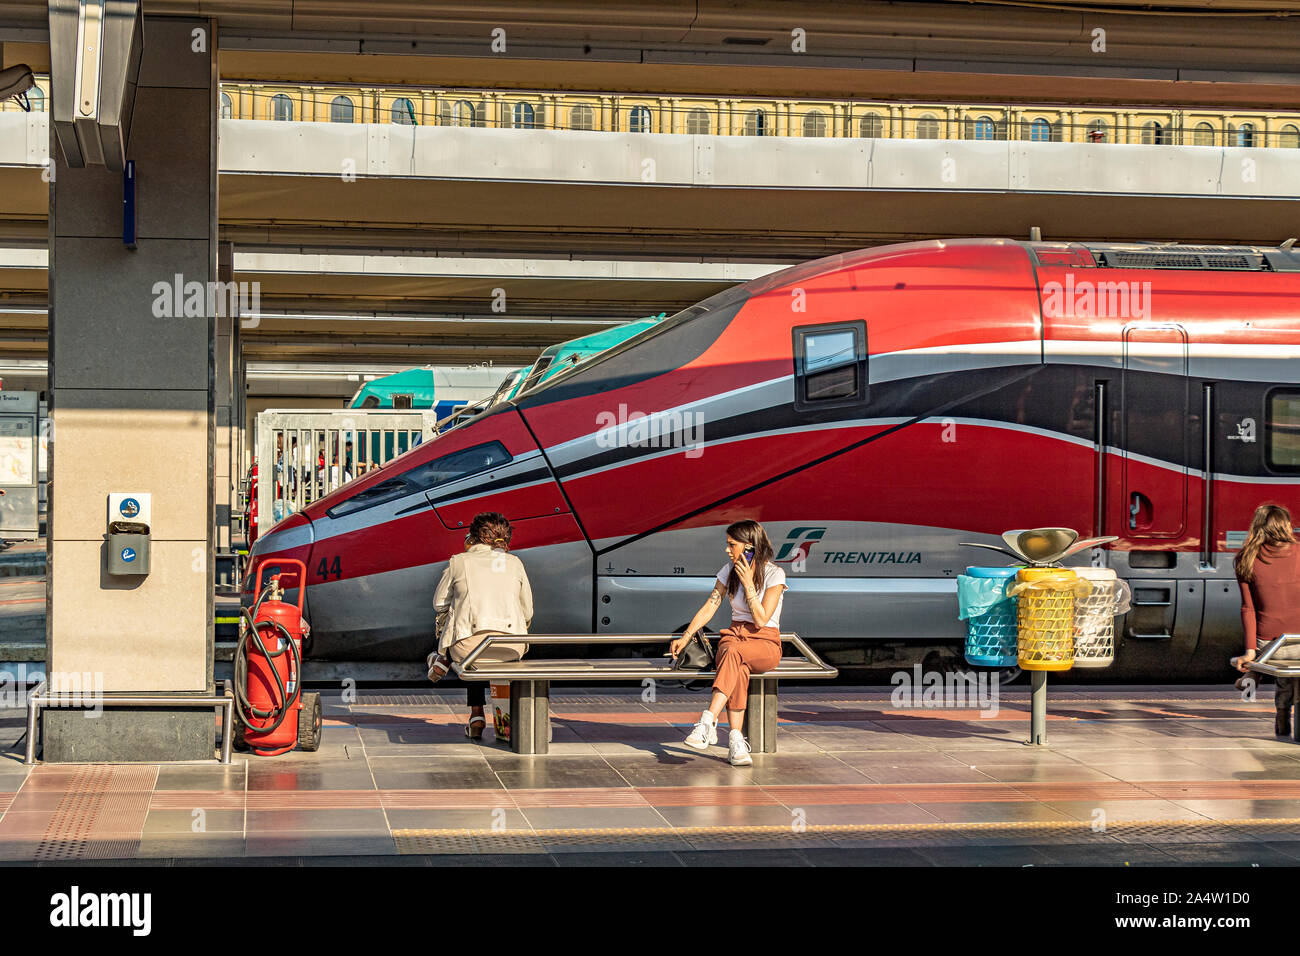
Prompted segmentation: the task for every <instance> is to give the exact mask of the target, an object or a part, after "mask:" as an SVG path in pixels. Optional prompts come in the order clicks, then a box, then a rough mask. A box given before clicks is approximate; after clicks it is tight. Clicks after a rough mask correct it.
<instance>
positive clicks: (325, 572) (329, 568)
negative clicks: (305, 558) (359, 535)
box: [316, 554, 343, 581]
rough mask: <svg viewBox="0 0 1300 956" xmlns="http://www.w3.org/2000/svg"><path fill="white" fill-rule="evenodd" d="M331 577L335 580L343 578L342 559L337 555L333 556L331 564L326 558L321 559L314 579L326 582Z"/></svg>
mask: <svg viewBox="0 0 1300 956" xmlns="http://www.w3.org/2000/svg"><path fill="white" fill-rule="evenodd" d="M327 562H328V563H327ZM331 576H333V577H334V578H335V579H337V578H341V577H343V564H342V559H341V558H340V557H339V555H337V554H336V555H334V560H333V561H332V562H330V561H329V559H328V558H321V559H320V567H318V568H317V569H316V577H318V578H320V579H321V580H322V581H328V580H329V579H330V577H331Z"/></svg>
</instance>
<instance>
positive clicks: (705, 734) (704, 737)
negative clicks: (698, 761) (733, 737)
mask: <svg viewBox="0 0 1300 956" xmlns="http://www.w3.org/2000/svg"><path fill="white" fill-rule="evenodd" d="M717 742H718V721H717V719H716V718H715V717H714V716H713V715H712V714H711V713H709V712H708V711H707V710H706V711H704V713H702V714H700V719H699V722H698V723H696V725H695V729H694V730H692V731H691V732H690V734H689V735H688V736H687V738H686V746H688V747H693V748H694V749H696V750H707V749H708V748H709V747H712V746H713V745H714V744H716V743H717Z"/></svg>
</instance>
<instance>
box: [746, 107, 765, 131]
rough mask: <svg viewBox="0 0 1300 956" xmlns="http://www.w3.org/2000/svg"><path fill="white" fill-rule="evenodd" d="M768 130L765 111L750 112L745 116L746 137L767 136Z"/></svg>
mask: <svg viewBox="0 0 1300 956" xmlns="http://www.w3.org/2000/svg"><path fill="white" fill-rule="evenodd" d="M767 130H768V126H767V112H766V111H765V110H750V111H749V112H748V113H746V114H745V132H744V135H745V136H766V135H767Z"/></svg>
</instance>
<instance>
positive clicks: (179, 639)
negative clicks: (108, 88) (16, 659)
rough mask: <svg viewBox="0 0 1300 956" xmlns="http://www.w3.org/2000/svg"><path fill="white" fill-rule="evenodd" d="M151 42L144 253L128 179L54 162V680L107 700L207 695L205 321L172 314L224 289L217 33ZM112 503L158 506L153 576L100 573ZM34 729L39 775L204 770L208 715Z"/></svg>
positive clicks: (142, 127) (190, 24)
mask: <svg viewBox="0 0 1300 956" xmlns="http://www.w3.org/2000/svg"><path fill="white" fill-rule="evenodd" d="M194 31H203V33H202V34H195V32H194ZM144 36H145V41H144V56H143V61H142V64H141V70H140V79H139V87H138V91H137V95H136V103H135V116H134V122H133V124H132V129H131V135H130V141H129V145H128V153H127V155H128V158H131V159H133V160H134V161H135V176H136V210H137V217H136V235H137V248H136V249H135V250H133V251H132V250H128V249H127V248H126V247H125V246H124V245H123V243H122V209H123V204H122V179H123V177H122V174H121V173H112V172H108V171H107V170H105V169H104V168H102V167H96V166H89V167H86V168H84V169H70V168H68V166H67V165H66V163H65V162H64V161H63V156H62V153H61V151H60V150H59V148H58V146H57V144H56V143H55V142H54V141H53V139H51V146H50V156H51V159H52V163H53V166H54V169H55V175H54V177H53V182H52V183H51V186H50V220H49V221H50V234H49V249H50V271H49V275H50V291H49V299H50V307H49V308H50V317H49V325H50V410H51V419H52V424H53V434H52V438H53V440H52V442H51V462H50V478H51V482H52V485H51V505H50V522H49V534H48V549H49V567H50V583H49V601H50V605H49V607H50V609H49V614H48V618H47V619H48V624H47V638H46V639H47V644H48V654H49V657H48V664H49V671H48V675H49V677H50V678H51V679H52V681H53V680H55V679H58V678H59V676H60V675H81V676H82V677H83V678H84V679H87V680H93V681H95V682H97V683H98V684H99V686H100V687H102V690H103V692H104V693H105V696H108V697H111V695H112V694H114V693H122V692H133V693H137V694H148V693H155V692H156V693H171V694H196V695H197V694H204V693H211V692H212V689H213V679H212V639H213V634H212V606H213V513H214V512H213V478H212V476H213V471H214V462H213V457H214V445H213V438H214V405H213V345H214V319H213V315H212V314H211V312H210V311H209V308H208V305H207V301H208V300H207V296H206V295H204V296H203V303H204V304H203V305H202V306H201V307H200V308H201V311H202V313H203V314H201V315H191V316H186V315H185V314H184V310H183V309H182V313H181V314H179V315H177V314H175V303H176V290H175V285H176V283H177V281H178V279H177V277H178V276H179V277H180V279H179V281H180V282H181V283H182V289H181V293H182V296H183V295H184V292H185V290H184V288H183V284H185V283H199V284H200V285H201V287H202V288H203V289H204V290H206V289H208V288H209V287H210V286H209V283H212V282H214V281H215V280H216V279H217V241H216V237H217V226H216V219H217V173H216V163H217V122H216V117H217V94H218V91H217V55H216V54H217V51H216V41H217V31H216V22H215V21H212V20H208V19H202V18H194V19H190V18H167V17H146V18H145V26H144ZM200 45H201V46H202V50H201V51H196V49H195V47H197V46H200ZM61 82H62V83H67V82H71V78H70V77H63V76H56V77H54V83H55V84H57V83H61ZM191 288H193V287H191ZM162 293H165V294H162ZM118 491H121V492H143V493H147V494H149V495H151V499H152V500H151V504H152V517H151V521H150V526H151V527H150V530H151V532H152V542H151V555H150V565H151V569H152V570H151V573H149V574H148V575H146V576H142V577H137V576H129V577H115V576H111V575H109V574H108V573H107V556H108V555H107V552H108V543H107V540H106V534H105V532H106V530H107V521H108V514H107V512H108V504H107V499H108V495H109V493H110V492H118ZM86 675H90V676H89V677H88V678H87V677H86ZM52 689H57V688H52ZM43 720H44V724H43V731H44V758H45V760H46V761H48V762H68V761H78V762H79V761H100V760H190V759H211V758H212V757H213V747H214V742H215V721H214V720H213V712H212V710H211V709H201V708H174V709H170V710H169V709H167V708H153V709H149V710H140V709H127V708H105V709H104V710H103V711H102V713H101V714H100V715H99V716H97V717H94V718H93V719H92V718H90V717H89V716H88V714H87V712H85V711H82V710H46V711H44V712H43Z"/></svg>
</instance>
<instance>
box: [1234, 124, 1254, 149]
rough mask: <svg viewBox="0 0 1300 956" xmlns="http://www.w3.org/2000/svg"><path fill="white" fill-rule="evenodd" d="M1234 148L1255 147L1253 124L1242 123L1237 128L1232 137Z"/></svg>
mask: <svg viewBox="0 0 1300 956" xmlns="http://www.w3.org/2000/svg"><path fill="white" fill-rule="evenodd" d="M1232 144H1233V145H1234V146H1254V145H1255V124H1254V123H1242V124H1241V126H1240V127H1238V128H1237V134H1236V136H1234V137H1233V140H1232Z"/></svg>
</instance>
